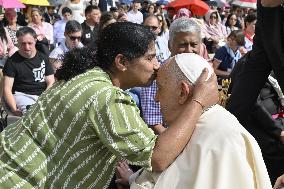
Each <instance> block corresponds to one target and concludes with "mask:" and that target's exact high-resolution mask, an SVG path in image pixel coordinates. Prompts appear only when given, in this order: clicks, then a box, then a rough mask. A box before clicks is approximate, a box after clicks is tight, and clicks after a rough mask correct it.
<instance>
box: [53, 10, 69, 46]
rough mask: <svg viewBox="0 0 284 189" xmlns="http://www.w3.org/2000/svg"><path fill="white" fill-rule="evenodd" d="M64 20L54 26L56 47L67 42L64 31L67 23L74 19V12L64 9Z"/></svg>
mask: <svg viewBox="0 0 284 189" xmlns="http://www.w3.org/2000/svg"><path fill="white" fill-rule="evenodd" d="M62 16H63V18H62V20H58V21H57V22H55V23H54V26H53V37H54V45H55V46H57V45H59V44H60V43H62V42H63V41H64V40H65V36H64V31H65V25H66V23H67V22H68V21H69V20H71V19H72V10H71V9H69V8H68V7H64V8H63V9H62Z"/></svg>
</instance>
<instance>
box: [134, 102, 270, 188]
mask: <svg viewBox="0 0 284 189" xmlns="http://www.w3.org/2000/svg"><path fill="white" fill-rule="evenodd" d="M136 188H147V189H148V188H154V189H271V188H272V186H271V183H270V179H269V176H268V173H267V170H266V167H265V164H264V161H263V158H262V154H261V151H260V148H259V146H258V144H257V142H256V141H255V139H254V138H253V137H252V136H251V135H250V134H249V133H248V131H247V130H246V129H245V128H244V127H243V126H242V125H241V124H240V123H239V122H238V120H237V119H236V118H235V117H234V116H233V115H232V114H231V113H230V112H228V111H227V110H225V109H224V108H223V107H221V106H219V105H215V106H213V107H211V108H210V109H208V110H207V111H205V112H204V113H203V114H202V115H201V117H200V119H199V121H198V123H197V126H196V128H195V131H194V133H193V135H192V137H191V139H190V141H189V143H188V144H187V146H186V147H185V149H184V151H183V152H182V153H181V154H180V155H179V156H178V157H177V159H176V160H175V161H174V162H173V163H172V164H171V165H170V166H169V167H168V168H167V169H166V170H165V171H164V172H162V173H161V174H157V173H149V172H146V171H143V173H142V174H141V175H140V176H139V177H137V178H136V180H135V182H133V183H132V185H131V189H136Z"/></svg>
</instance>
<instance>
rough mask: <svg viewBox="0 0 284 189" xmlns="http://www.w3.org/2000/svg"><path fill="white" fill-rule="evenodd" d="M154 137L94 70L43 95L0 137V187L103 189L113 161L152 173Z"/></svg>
mask: <svg viewBox="0 0 284 189" xmlns="http://www.w3.org/2000/svg"><path fill="white" fill-rule="evenodd" d="M155 141H156V136H155V135H154V134H153V132H152V131H151V130H150V129H148V127H147V125H146V124H145V123H144V122H143V120H142V119H141V117H140V116H139V110H138V108H137V107H136V105H135V102H134V101H133V100H132V98H131V97H130V96H129V95H128V94H126V93H124V92H123V91H122V90H121V89H120V88H117V87H114V86H113V85H112V83H111V80H110V78H109V76H108V75H107V74H106V73H105V72H103V71H102V70H101V69H99V68H94V69H92V70H90V71H88V72H86V73H84V74H81V75H79V76H77V77H75V78H73V79H72V80H70V81H68V82H63V81H60V82H57V83H56V84H55V85H54V86H53V87H52V88H50V89H49V90H47V91H46V92H45V93H43V94H42V95H41V96H40V97H39V99H38V101H37V103H36V104H34V105H33V106H32V107H31V109H30V110H29V111H28V112H27V114H26V115H25V116H24V117H23V118H22V119H21V120H19V121H18V122H16V123H15V124H13V125H11V126H10V127H8V128H6V129H5V130H4V131H3V132H2V133H1V135H0V142H1V144H0V188H5V189H7V188H13V189H16V188H50V189H52V188H55V189H57V188H68V189H69V188H84V189H88V188H98V189H100V188H107V186H108V185H109V183H110V180H111V178H112V177H113V175H114V170H115V165H116V163H117V161H118V160H120V159H126V160H127V161H128V163H130V164H134V165H140V166H142V167H145V168H147V169H149V170H151V156H152V151H153V148H154V145H155Z"/></svg>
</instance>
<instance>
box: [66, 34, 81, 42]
mask: <svg viewBox="0 0 284 189" xmlns="http://www.w3.org/2000/svg"><path fill="white" fill-rule="evenodd" d="M68 37H69V38H70V39H71V40H72V41H75V40H76V39H77V40H78V41H81V36H80V37H77V36H69V35H68Z"/></svg>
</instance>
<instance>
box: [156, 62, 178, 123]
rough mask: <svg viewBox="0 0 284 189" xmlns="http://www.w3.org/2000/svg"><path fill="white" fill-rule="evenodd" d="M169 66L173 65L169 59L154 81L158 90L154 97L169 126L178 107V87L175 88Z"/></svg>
mask: <svg viewBox="0 0 284 189" xmlns="http://www.w3.org/2000/svg"><path fill="white" fill-rule="evenodd" d="M171 64H175V60H174V58H171V59H170V60H169V61H168V62H167V63H166V64H164V65H163V66H162V67H161V68H160V69H159V71H158V74H157V79H156V82H157V89H158V90H157V93H156V97H155V100H156V101H157V102H160V107H161V112H162V115H163V118H164V120H165V122H166V123H167V124H169V125H170V124H171V122H172V121H173V120H175V118H176V115H177V112H178V111H177V109H178V106H179V105H178V95H179V86H177V83H176V81H175V80H174V79H173V73H171V69H172V68H171Z"/></svg>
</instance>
